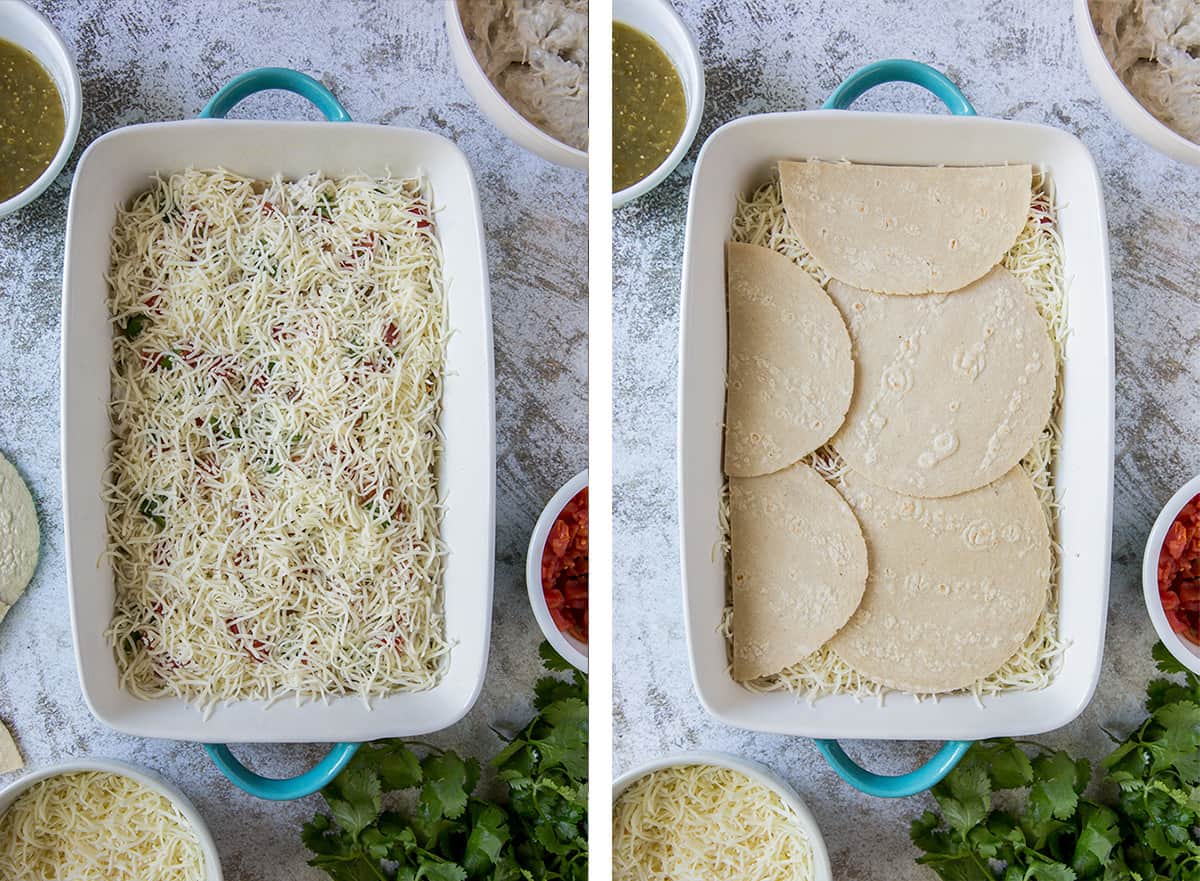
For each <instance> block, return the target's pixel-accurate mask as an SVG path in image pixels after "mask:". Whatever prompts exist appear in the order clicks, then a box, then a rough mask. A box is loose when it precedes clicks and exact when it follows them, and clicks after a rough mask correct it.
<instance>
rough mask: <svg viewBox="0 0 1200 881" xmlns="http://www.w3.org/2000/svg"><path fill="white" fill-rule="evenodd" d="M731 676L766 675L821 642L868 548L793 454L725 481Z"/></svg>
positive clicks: (830, 492)
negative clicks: (787, 463)
mask: <svg viewBox="0 0 1200 881" xmlns="http://www.w3.org/2000/svg"><path fill="white" fill-rule="evenodd" d="M729 526H730V546H731V556H732V561H731V565H732V570H733V678H734V679H736V680H737V681H739V682H745V681H747V680H751V679H757V678H759V677H760V676H770V675H772V674H774V673H778V672H779V671H780V670H782V669H783V668H784V667H787V666H790V665H791V664H794V663H796V662H797V661H799V660H800V659H801V658H803V657H804V656H805V655H808V654H811V653H812V652H814V651H816V650H817V649H818V648H820V647H821V646H822V645H824V644H825V643H826V642H828V641H829V638H830V637H832V636H833V635H834V634H835V633H837V632H838V629H839V628H841V627H842V625H844V624H845V623H846V621H847V619H848V618H849V617H850V615H851V614H852V613H853V612H854V610H855V609H856V608H857V607H858V603H859V601H860V600H861V599H862V596H863V590H864V589H865V586H866V582H867V546H866V544H865V543H864V542H863V535H862V531H861V530H860V529H859V527H858V521H857V520H855V518H854V514H853V513H851V511H850V508H849V507H848V506H847V505H846V502H845V500H843V499H842V497H841V495H840V494H839V493H838V491H837V490H836V489H834V488H833V487H832V486H831V485H829V484H828V483H826V482H825V480H824V479H823V478H822V477H821V476H820V475H819V474H817V472H815V471H813V469H812V468H810V467H808V466H807V465H805V464H804V463H802V462H798V463H796V464H795V465H792V466H791V467H790V468H785V469H784V470H782V471H777V472H775V473H774V474H766V475H763V476H761V477H734V478H731V479H730V481H729Z"/></svg>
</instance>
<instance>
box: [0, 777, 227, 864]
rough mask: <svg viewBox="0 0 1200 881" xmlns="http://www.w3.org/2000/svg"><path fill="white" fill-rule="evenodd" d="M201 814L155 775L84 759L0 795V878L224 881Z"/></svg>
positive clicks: (27, 779)
mask: <svg viewBox="0 0 1200 881" xmlns="http://www.w3.org/2000/svg"><path fill="white" fill-rule="evenodd" d="M222 877H223V876H222V874H221V862H220V860H219V859H218V857H217V847H216V844H215V843H214V842H213V838H212V835H211V834H210V833H209V831H208V827H207V826H205V824H204V820H203V818H202V817H201V816H200V813H199V811H197V810H196V807H195V805H193V804H192V803H191V802H190V801H189V800H188V798H187V796H185V795H184V794H183V792H181V791H180V790H179V789H178V788H177V787H176V786H174V785H173V784H171V783H168V782H167V781H166V780H163V779H162V778H161V777H159V776H158V775H157V774H154V773H152V772H150V771H146V770H142V769H140V768H136V767H134V766H133V765H129V764H126V763H125V762H119V761H114V760H112V759H80V760H77V761H71V762H65V763H62V764H58V765H52V766H51V767H48V768H44V769H42V770H40V771H35V772H33V773H31V774H26V775H25V776H23V777H21V778H20V779H19V780H17V781H16V782H15V783H12V784H11V785H9V786H7V787H5V788H4V789H3V790H0V878H14V879H16V878H71V879H72V881H142V879H146V878H154V879H156V881H221V879H222Z"/></svg>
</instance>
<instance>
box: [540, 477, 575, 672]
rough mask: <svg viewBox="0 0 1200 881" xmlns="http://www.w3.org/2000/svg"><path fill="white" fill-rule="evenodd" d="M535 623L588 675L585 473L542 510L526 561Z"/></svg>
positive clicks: (554, 644) (556, 494) (560, 650)
mask: <svg viewBox="0 0 1200 881" xmlns="http://www.w3.org/2000/svg"><path fill="white" fill-rule="evenodd" d="M525 581H526V583H527V585H528V588H529V604H530V605H531V606H532V607H533V614H534V617H536V618H537V622H538V625H539V626H540V627H541V628H542V632H543V633H544V634H545V635H546V639H548V640H549V641H550V644H551V645H552V646H554V648H555V650H556V651H557V652H558V653H559V654H560V655H562V656H563V658H564V659H565V660H567V661H569V662H570V663H571V664H572V665H574V666H575V667H577V668H578V669H580V670H582V671H583V672H584V673H586V672H587V669H588V473H587V471H581V472H580V473H579V474H576V475H575V476H574V477H572V478H571V479H570V480H568V481H567V482H566V483H565V484H564V485H563V487H562V489H560V490H559V491H558V492H556V493H555V494H554V497H553V498H552V499H550V501H549V502H548V503H547V504H546V507H545V509H544V510H543V511H542V516H541V517H539V518H538V521H537V525H535V526H534V527H533V535H532V537H530V539H529V554H528V556H527V557H526V561H525Z"/></svg>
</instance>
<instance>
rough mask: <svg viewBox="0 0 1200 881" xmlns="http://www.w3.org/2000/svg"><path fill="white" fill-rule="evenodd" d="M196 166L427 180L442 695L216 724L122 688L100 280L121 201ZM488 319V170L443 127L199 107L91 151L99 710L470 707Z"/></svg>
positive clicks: (481, 567) (90, 503)
mask: <svg viewBox="0 0 1200 881" xmlns="http://www.w3.org/2000/svg"><path fill="white" fill-rule="evenodd" d="M255 73H261V72H255ZM289 75H290V76H289ZM247 76H250V75H247ZM280 78H284V79H280ZM302 79H303V82H301V81H300V78H299V75H297V74H295V73H294V72H291V71H275V72H274V74H273V78H268V80H267V82H268V83H269V85H267V86H266V87H268V88H280V87H287V88H299V89H300V90H301V91H303V89H307V88H312V87H315V88H316V89H319V90H321V92H324V90H323V89H322V88H321V87H320V86H319V84H316V83H315V81H311V80H308V78H307V77H303V78H302ZM242 80H243V78H239V80H237V81H235V82H234V83H231V84H230V86H231V87H235V86H237V88H232V89H231V88H230V87H227V89H226V90H223V91H222V93H221V94H222V95H224V96H225V97H227V98H229V99H230V100H231V101H232V102H236V100H238V99H239V98H240V97H244V96H245V94H247V93H249V92H250V91H257V90H259V89H260V88H262V87H263V84H262V83H258V84H257V86H255V83H254V82H251V83H250V84H249V85H247V84H246V83H244V82H242ZM300 87H302V88H300ZM324 94H325V95H327V96H328V98H327V101H326V103H328V102H332V107H333V108H334V109H333V110H331V109H330V106H325V107H323V109H326V111H327V113H329V114H330V115H331V117H336V113H335V112H334V110H340V109H341V108H340V106H337V105H336V101H334V100H333V97H332V96H331V95H328V93H327V92H326V93H324ZM310 97H312V96H311V95H310ZM317 97H318V99H319V100H322V101H324V100H325V99H323V98H321V96H320V95H318V96H317ZM214 100H215V99H214ZM211 106H212V105H210V107H211ZM342 114H344V111H342ZM343 118H345V117H344V116H343ZM188 166H195V167H197V168H208V167H214V166H224V167H226V168H229V169H231V170H233V171H237V172H239V173H242V174H247V175H252V176H255V177H259V178H265V177H269V176H270V175H272V174H276V173H281V174H283V175H285V176H299V175H302V174H305V173H307V172H311V171H314V170H319V171H322V172H325V173H328V174H346V173H350V172H365V173H367V174H373V175H383V174H386V173H388V172H390V173H392V174H393V175H415V174H423V175H425V177H426V178H427V179H428V181H429V184H430V187H431V189H432V192H433V201H434V222H435V226H436V229H437V233H438V238H439V240H440V242H441V246H442V251H443V254H444V258H445V259H444V266H445V280H446V292H447V302H448V310H449V323H450V326H451V328H452V331H453V333H452V335H451V337H450V341H449V345H448V348H447V352H446V379H445V391H444V398H443V408H442V417H441V427H442V432H443V434H444V436H445V451H444V454H443V456H442V459H441V463H440V469H439V488H440V495H441V498H442V500H443V501H444V503H445V506H446V507H445V519H444V520H443V523H442V538H443V540H444V541H445V543H446V546H447V548H448V551H447V557H446V565H445V612H446V635H447V637H448V639H449V641H450V643H451V644H452V646H453V648H452V650H451V652H450V657H449V663H448V667H447V669H446V671H445V674H444V676H443V677H442V679H441V681H440V683H439V684H438V685H437V686H436V687H435V688H433V689H431V690H429V691H425V692H420V693H412V694H395V695H392V696H389V697H385V698H380V699H377V700H374V701H372V703H371V706H370V707H369V708H368V707H367V706H366V705H365V704H364V702H363V701H362V700H361V699H360V698H358V697H340V698H336V699H331V700H330V701H328V702H327V703H323V702H319V701H318V702H311V701H310V702H306V703H303V704H300V705H297V703H296V701H295V700H294V699H290V698H284V699H282V700H280V701H278V702H277V703H274V704H272V705H270V706H267V705H266V704H264V703H263V702H254V701H240V702H234V703H230V704H228V705H221V706H218V707H217V708H216V709H215V711H214V712H213V714H212V716H211V718H209V719H207V720H204V719H203V718H202V714H201V713H200V711H199V710H198V709H197V708H196V707H194V706H192V705H189V704H187V703H185V702H184V701H182V700H179V699H177V698H169V697H167V698H159V699H156V700H149V701H147V700H139V699H138V698H135V697H134V696H133V695H131V694H129V693H128V692H127V691H125V690H123V689H122V688H121V687H120V685H119V683H118V679H117V668H116V664H115V661H114V658H113V651H112V649H111V648H110V647H109V645H108V642H107V640H106V639H105V636H104V632H105V629H106V628H107V627H108V624H109V621H110V619H111V617H112V610H113V597H114V590H113V577H112V572H111V570H110V568H109V566H108V565H107V564H106V563H105V562H104V560H103V559H102V555H103V553H104V548H105V519H104V514H105V506H104V503H103V502H102V501H101V498H100V490H101V480H102V476H103V473H104V469H105V466H106V464H107V453H106V444H107V442H108V439H109V437H110V435H111V431H110V428H109V418H108V412H107V405H108V399H109V362H110V359H111V352H112V341H111V338H110V335H111V325H110V324H109V319H108V312H107V307H106V303H105V298H106V295H107V286H106V284H105V280H104V276H105V272H106V271H107V267H108V261H109V237H110V235H111V232H112V228H113V223H114V220H115V217H116V209H117V206H118V204H121V203H124V202H126V201H127V200H129V199H130V197H132V196H133V195H134V194H136V193H138V192H140V191H142V190H145V189H146V188H147V187H148V186H149V185H150V184H151V175H152V174H153V173H154V172H155V171H164V172H172V171H176V170H182V169H184V168H187V167H188ZM491 328H492V325H491V307H490V303H489V298H488V281H487V264H486V257H485V253H484V236H483V226H482V223H481V219H480V208H479V198H478V195H477V193H476V190H475V182H474V176H473V175H472V172H471V168H470V166H469V165H468V163H467V160H466V157H464V156H463V154H462V153H461V152H460V151H459V150H458V148H457V147H455V146H454V144H452V143H451V142H450V141H448V140H446V139H445V138H443V137H440V136H438V135H435V134H431V133H429V132H424V131H418V130H413V129H401V128H391V127H385V126H379V125H356V124H353V123H348V122H340V123H337V124H331V123H327V122H259V121H247V120H223V119H195V120H188V121H181V122H166V123H156V124H150V125H138V126H131V127H129V128H123V129H119V130H117V131H113V132H110V133H108V134H107V135H104V136H103V137H101V138H99V139H98V140H97V141H96V142H95V143H93V144H92V145H91V146H90V147H89V148H88V149H87V151H86V152H85V153H84V155H83V157H82V159H80V162H79V168H78V171H77V172H76V174H75V181H74V186H73V190H72V193H71V201H70V212H69V215H68V219H67V240H66V254H65V268H64V273H63V330H62V468H63V500H64V521H65V527H66V545H67V577H68V595H69V598H70V606H71V624H72V628H73V631H74V637H75V652H76V660H77V662H78V665H79V678H80V683H81V685H82V688H83V694H84V698H85V699H86V701H87V704H88V706H89V708H90V709H91V710H92V712H93V713H94V714H95V716H96V718H98V719H99V720H100V721H102V722H104V723H105V724H106V725H108V726H110V727H112V728H115V729H117V730H118V731H123V732H126V733H129V734H135V735H140V736H143V737H163V738H174V739H182V740H195V741H201V742H206V743H214V742H225V741H233V742H246V741H276V742H302V741H335V740H343V741H359V740H368V739H372V738H379V737H394V736H410V735H415V734H423V733H428V732H431V731H436V730H438V729H441V728H445V727H446V726H448V725H451V724H453V723H454V722H456V721H457V720H458V719H459V718H461V717H462V716H463V715H464V714H465V713H466V712H467V710H468V709H470V707H471V706H472V704H473V703H474V702H475V699H476V697H478V695H479V692H480V689H481V687H482V684H483V678H484V671H485V668H486V665H487V656H488V640H489V634H490V628H491V609H492V572H493V547H494V541H495V432H494V412H493V399H494V394H493V386H494V377H493V362H492V330H491ZM345 758H346V759H347V760H348V758H349V755H346V756H345ZM343 764H344V762H343Z"/></svg>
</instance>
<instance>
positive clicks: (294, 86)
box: [200, 67, 350, 122]
mask: <svg viewBox="0 0 1200 881" xmlns="http://www.w3.org/2000/svg"><path fill="white" fill-rule="evenodd" d="M273 89H281V90H283V91H285V92H294V93H295V94H297V95H300V96H301V97H304V98H307V99H308V100H309V101H311V102H312V103H313V104H314V105H316V108H317V109H318V110H320V111H321V112H322V113H323V114H325V118H326V119H328V120H329V121H330V122H350V114H349V113H347V112H346V108H345V107H343V106H342V105H341V104H340V103H339V102H338V99H337V98H335V97H333V92H331V91H329V89H327V88H325V87H324V86H323V85H321V84H320V83H319V82H317V81H316V80H315V79H313V78H312V77H310V76H309V75H308V74H306V73H300V71H298V70H291V69H289V68H286V67H260V68H258V69H257V70H250V71H247V72H246V73H243V74H241V75H240V76H236V77H234V78H233V79H231V80H230V81H229V82H228V83H226V84H225V85H224V87H222V88H221V90H220V91H219V92H217V94H215V95H213V96H212V98H210V99H209V102H208V103H207V104H205V105H204V109H203V110H201V111H200V118H201V119H223V118H224V117H225V114H227V113H228V112H229V111H230V110H232V109H233V108H234V106H235V105H236V104H237V103H238V102H239V101H241V100H243V99H244V98H248V97H250V96H251V95H253V94H255V93H257V92H269V91H271V90H273Z"/></svg>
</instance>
